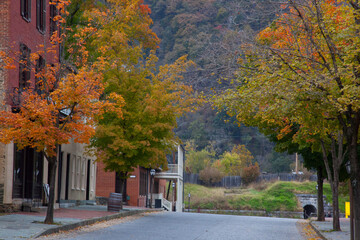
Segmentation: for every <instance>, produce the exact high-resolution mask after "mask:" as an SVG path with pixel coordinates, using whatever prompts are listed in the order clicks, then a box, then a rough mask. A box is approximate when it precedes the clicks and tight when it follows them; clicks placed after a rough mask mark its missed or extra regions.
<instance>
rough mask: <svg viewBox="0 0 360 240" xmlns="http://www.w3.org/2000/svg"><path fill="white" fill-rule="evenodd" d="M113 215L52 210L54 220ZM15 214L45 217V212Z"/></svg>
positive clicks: (98, 212) (67, 209) (109, 213)
mask: <svg viewBox="0 0 360 240" xmlns="http://www.w3.org/2000/svg"><path fill="white" fill-rule="evenodd" d="M114 213H115V212H105V211H94V210H79V209H72V208H60V209H55V210H54V218H76V219H89V218H95V217H103V216H109V215H112V214H114ZM16 214H21V215H28V216H44V217H45V216H46V212H18V213H16Z"/></svg>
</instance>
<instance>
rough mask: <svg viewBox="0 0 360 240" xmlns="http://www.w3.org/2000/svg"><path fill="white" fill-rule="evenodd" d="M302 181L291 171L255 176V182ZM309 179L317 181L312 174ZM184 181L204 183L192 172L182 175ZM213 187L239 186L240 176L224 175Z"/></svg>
mask: <svg viewBox="0 0 360 240" xmlns="http://www.w3.org/2000/svg"><path fill="white" fill-rule="evenodd" d="M274 180H279V181H287V182H290V181H304V180H307V179H306V178H305V176H304V175H300V174H291V173H275V174H262V175H260V176H259V177H258V178H257V180H256V181H257V182H261V181H274ZM308 180H310V181H317V176H316V175H312V176H310V178H309V179H308ZM184 182H185V183H192V184H199V185H205V184H204V183H203V182H202V181H201V180H200V178H199V174H192V173H185V175H184ZM212 186H213V187H226V188H232V187H239V186H241V177H240V176H226V177H223V179H222V180H221V182H218V183H215V184H213V185H212Z"/></svg>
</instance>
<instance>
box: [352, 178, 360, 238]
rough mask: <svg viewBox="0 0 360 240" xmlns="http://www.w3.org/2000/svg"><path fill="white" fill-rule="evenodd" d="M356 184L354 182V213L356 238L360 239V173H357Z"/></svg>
mask: <svg viewBox="0 0 360 240" xmlns="http://www.w3.org/2000/svg"><path fill="white" fill-rule="evenodd" d="M355 180H356V182H355V183H356V184H354V183H353V184H352V189H353V194H354V195H353V199H354V201H353V202H354V206H353V213H354V231H355V238H354V239H355V240H360V173H358V174H357V178H356V179H355Z"/></svg>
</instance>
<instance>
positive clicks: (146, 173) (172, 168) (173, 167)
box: [96, 145, 185, 211]
mask: <svg viewBox="0 0 360 240" xmlns="http://www.w3.org/2000/svg"><path fill="white" fill-rule="evenodd" d="M184 152H185V151H184V148H183V147H182V146H180V145H179V146H178V149H177V151H175V152H173V154H172V155H169V156H168V168H169V170H168V171H161V170H159V169H157V170H156V173H155V175H154V177H152V176H151V174H150V171H151V169H147V168H143V167H137V168H135V169H134V171H133V172H132V173H130V174H129V178H128V179H126V182H125V184H124V187H125V190H124V193H126V195H124V202H125V201H126V202H127V204H128V205H130V206H138V207H149V203H150V199H151V193H152V198H153V201H152V205H153V206H154V205H155V199H161V200H162V201H161V202H162V206H163V207H165V208H166V209H168V210H171V209H172V206H173V205H175V206H176V211H182V209H183V187H184V185H183V169H184V168H183V166H184ZM104 168H105V166H104V164H103V163H102V162H99V163H98V166H97V173H96V179H97V181H96V196H97V197H101V198H107V197H109V195H110V193H112V192H116V193H121V189H122V186H121V183H120V180H119V177H118V176H117V175H116V173H115V172H106V171H105V170H104ZM152 181H153V182H152ZM167 183H169V187H168V189H169V188H170V184H171V183H173V184H174V188H173V191H174V192H173V193H172V195H174V196H175V198H174V199H169V200H167V198H168V193H167V192H166V184H167Z"/></svg>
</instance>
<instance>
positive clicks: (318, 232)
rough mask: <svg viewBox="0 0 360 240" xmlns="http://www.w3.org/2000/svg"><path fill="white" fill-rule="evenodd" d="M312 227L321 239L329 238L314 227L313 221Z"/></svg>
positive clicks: (310, 222)
mask: <svg viewBox="0 0 360 240" xmlns="http://www.w3.org/2000/svg"><path fill="white" fill-rule="evenodd" d="M309 224H310V226H311V227H312V229H314V231H315V232H316V234H317V235H319V237H320V238H321V239H323V240H327V238H326V237H325V236H324V235H323V234H322V233H321V232H320V231H319V230H318V229H317V228H316V227H315V226H314V224H313V223H312V220H310V221H309Z"/></svg>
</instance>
